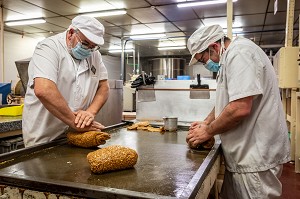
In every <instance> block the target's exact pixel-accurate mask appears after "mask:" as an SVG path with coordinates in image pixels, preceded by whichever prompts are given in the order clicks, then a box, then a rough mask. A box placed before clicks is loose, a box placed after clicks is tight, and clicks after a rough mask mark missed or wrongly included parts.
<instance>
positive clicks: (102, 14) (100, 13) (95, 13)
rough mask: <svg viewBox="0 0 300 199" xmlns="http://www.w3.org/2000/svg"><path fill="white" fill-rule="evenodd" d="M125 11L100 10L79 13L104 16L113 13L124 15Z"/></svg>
mask: <svg viewBox="0 0 300 199" xmlns="http://www.w3.org/2000/svg"><path fill="white" fill-rule="evenodd" d="M126 13H127V11H126V10H109V11H101V12H87V13H81V15H84V16H89V17H105V16H113V15H124V14H126Z"/></svg>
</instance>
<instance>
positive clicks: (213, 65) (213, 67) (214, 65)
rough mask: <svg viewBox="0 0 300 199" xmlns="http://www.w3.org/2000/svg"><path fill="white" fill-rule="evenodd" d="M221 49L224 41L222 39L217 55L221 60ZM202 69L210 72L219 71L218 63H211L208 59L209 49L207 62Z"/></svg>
mask: <svg viewBox="0 0 300 199" xmlns="http://www.w3.org/2000/svg"><path fill="white" fill-rule="evenodd" d="M223 48H224V40H223V38H222V39H221V49H220V53H219V57H220V59H221V55H222V51H223ZM204 67H205V68H206V69H207V70H210V71H212V72H218V71H219V69H220V67H221V66H220V65H219V63H216V62H214V61H212V60H211V59H210V49H208V60H207V62H206V64H205V65H204Z"/></svg>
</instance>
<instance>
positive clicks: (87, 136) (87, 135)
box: [67, 131, 110, 148]
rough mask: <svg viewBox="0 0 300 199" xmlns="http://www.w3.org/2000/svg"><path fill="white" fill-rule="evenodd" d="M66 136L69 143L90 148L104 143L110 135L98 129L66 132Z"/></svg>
mask: <svg viewBox="0 0 300 199" xmlns="http://www.w3.org/2000/svg"><path fill="white" fill-rule="evenodd" d="M67 138H68V142H69V144H73V145H75V146H79V147H83V148H91V147H96V146H99V145H101V144H105V140H108V139H109V138H110V135H109V134H108V133H105V132H98V131H87V132H68V133H67Z"/></svg>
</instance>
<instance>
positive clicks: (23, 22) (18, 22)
mask: <svg viewBox="0 0 300 199" xmlns="http://www.w3.org/2000/svg"><path fill="white" fill-rule="evenodd" d="M39 23H46V20H45V19H42V18H39V19H25V20H16V21H7V22H5V25H7V26H22V25H29V24H39Z"/></svg>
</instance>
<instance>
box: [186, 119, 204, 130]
mask: <svg viewBox="0 0 300 199" xmlns="http://www.w3.org/2000/svg"><path fill="white" fill-rule="evenodd" d="M200 124H206V125H207V124H208V123H207V122H206V121H198V122H193V123H192V124H191V126H190V128H189V130H193V129H195V128H198V126H199V125H200Z"/></svg>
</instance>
